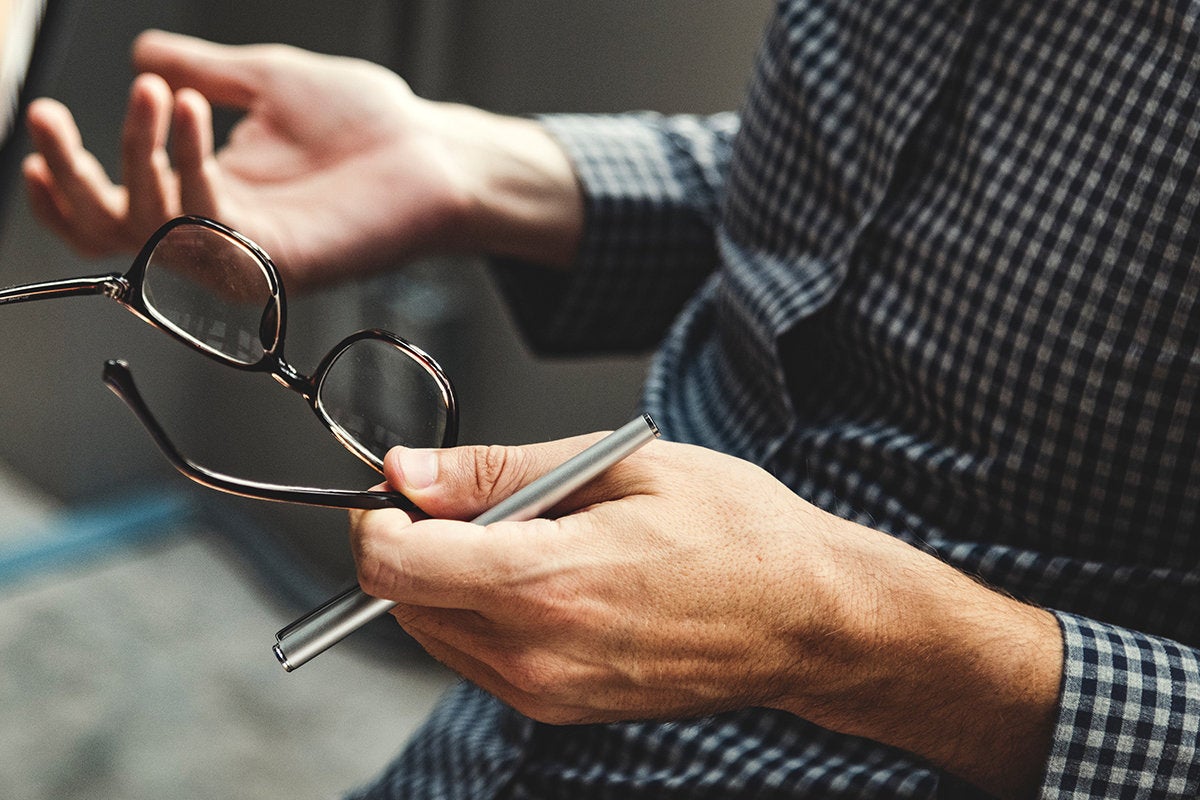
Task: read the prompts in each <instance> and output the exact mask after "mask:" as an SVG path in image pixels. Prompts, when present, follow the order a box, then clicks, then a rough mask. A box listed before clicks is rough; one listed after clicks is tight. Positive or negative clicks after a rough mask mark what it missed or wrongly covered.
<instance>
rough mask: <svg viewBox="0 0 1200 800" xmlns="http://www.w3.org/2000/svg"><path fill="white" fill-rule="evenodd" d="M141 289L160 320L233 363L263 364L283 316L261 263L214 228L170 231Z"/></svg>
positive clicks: (152, 258) (154, 254) (158, 247)
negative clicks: (278, 316) (275, 330)
mask: <svg viewBox="0 0 1200 800" xmlns="http://www.w3.org/2000/svg"><path fill="white" fill-rule="evenodd" d="M142 294H143V299H144V302H145V304H146V308H147V310H148V311H149V312H150V313H151V314H153V315H154V316H155V317H156V318H157V319H158V321H159V322H161V323H162V324H164V325H166V326H168V327H169V328H171V329H173V330H174V331H175V332H176V333H179V334H181V335H182V336H183V337H184V338H186V339H189V340H191V341H193V342H194V343H195V344H197V345H198V346H199V347H201V349H204V350H208V351H210V352H212V353H214V354H216V355H218V356H222V357H224V358H226V359H228V360H230V361H233V362H234V363H238V364H246V365H251V364H257V363H259V362H260V361H261V360H262V358H263V355H264V352H265V349H266V348H267V347H269V346H271V345H272V344H273V342H274V335H275V333H274V328H275V325H277V323H278V318H277V312H276V306H275V299H274V293H273V292H272V287H271V283H270V279H269V278H268V276H267V274H266V272H264V269H263V266H262V264H261V263H260V261H259V259H258V258H257V257H256V256H255V255H254V253H252V252H251V251H250V250H249V249H248V248H246V247H245V246H244V245H243V244H242V243H241V242H239V241H237V240H236V239H234V238H232V237H229V236H226V235H225V234H223V233H221V232H220V231H217V230H213V229H212V228H208V227H205V226H202V225H177V226H175V227H174V228H172V229H171V230H169V231H168V232H167V233H166V235H165V236H163V238H162V239H161V240H160V241H159V242H158V244H157V245H156V246H155V248H154V250H153V252H151V254H150V257H149V259H148V260H147V262H146V271H145V275H144V277H143V284H142ZM264 339H265V340H266V342H265V344H264Z"/></svg>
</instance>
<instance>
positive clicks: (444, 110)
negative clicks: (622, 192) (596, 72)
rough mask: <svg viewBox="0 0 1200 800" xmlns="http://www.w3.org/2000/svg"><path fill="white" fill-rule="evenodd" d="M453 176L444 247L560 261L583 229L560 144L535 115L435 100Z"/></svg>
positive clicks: (577, 192) (574, 182)
mask: <svg viewBox="0 0 1200 800" xmlns="http://www.w3.org/2000/svg"><path fill="white" fill-rule="evenodd" d="M439 110H440V119H441V125H442V128H441V131H442V135H443V137H444V141H446V142H447V143H448V147H449V148H450V151H451V154H452V159H453V164H454V175H455V176H456V177H455V179H454V180H453V181H452V185H453V190H452V191H451V192H450V197H451V198H452V199H451V202H450V204H449V205H450V207H451V211H450V213H449V214H447V215H446V219H447V220H448V224H447V226H446V227H447V229H446V235H447V237H448V241H447V246H448V248H449V249H454V250H464V249H465V250H469V251H471V252H476V253H486V254H488V255H493V256H502V257H508V258H517V259H522V260H526V261H531V262H534V263H540V264H544V265H547V266H555V267H567V266H569V265H570V264H571V263H572V262H573V261H574V258H575V254H576V251H577V250H578V247H579V241H580V239H581V238H582V234H583V216H584V211H583V194H582V191H581V188H580V186H579V181H578V178H577V177H576V175H575V172H574V169H573V167H572V166H571V162H570V160H569V159H568V157H567V155H566V153H565V152H564V151H563V149H562V147H561V146H560V145H559V144H558V143H557V142H556V141H555V140H554V139H553V137H551V136H550V134H548V133H547V132H546V131H545V129H543V127H542V126H541V125H540V124H538V123H537V122H536V121H534V120H530V119H524V118H520V117H510V116H503V115H499V114H493V113H490V112H487V111H483V110H481V109H478V108H473V107H469V106H463V105H455V104H439Z"/></svg>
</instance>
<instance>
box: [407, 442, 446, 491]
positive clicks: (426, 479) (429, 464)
mask: <svg viewBox="0 0 1200 800" xmlns="http://www.w3.org/2000/svg"><path fill="white" fill-rule="evenodd" d="M400 472H401V474H403V475H404V482H405V484H407V485H408V486H409V487H410V488H413V489H427V488H429V487H430V486H432V485H433V482H434V481H436V480H437V472H438V465H437V453H435V452H434V451H432V450H408V449H406V450H402V451H401V452H400Z"/></svg>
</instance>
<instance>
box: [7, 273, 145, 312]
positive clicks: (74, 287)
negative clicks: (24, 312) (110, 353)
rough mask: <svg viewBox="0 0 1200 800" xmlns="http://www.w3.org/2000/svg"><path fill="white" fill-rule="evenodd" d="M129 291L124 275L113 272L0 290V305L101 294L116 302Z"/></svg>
mask: <svg viewBox="0 0 1200 800" xmlns="http://www.w3.org/2000/svg"><path fill="white" fill-rule="evenodd" d="M128 291H129V281H128V280H126V278H125V276H124V275H121V274H120V273H117V272H113V273H109V274H108V275H94V276H92V277H89V278H65V279H63V280H56V281H42V282H40V283H27V284H24V285H22V286H9V287H8V288H5V289H0V305H6V304H8V303H21V302H24V301H26V300H45V299H47V298H51V297H78V296H83V295H90V294H103V295H107V296H108V297H114V298H116V299H118V300H120V299H122V298H124V297H125V295H126V293H128Z"/></svg>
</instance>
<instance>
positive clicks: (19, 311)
mask: <svg viewBox="0 0 1200 800" xmlns="http://www.w3.org/2000/svg"><path fill="white" fill-rule="evenodd" d="M768 5H769V4H768V3H767V2H766V1H765V0H756V1H755V2H750V3H739V4H731V3H718V2H698V1H697V0H669V1H668V0H659V2H656V3H642V2H633V1H632V0H626V1H623V2H608V3H573V2H552V1H551V0H540V1H534V0H525V1H523V2H517V1H516V0H511V1H510V2H491V3H486V2H468V1H467V0H459V1H456V0H446V1H445V2H435V0H429V1H428V2H424V3H416V2H412V3H397V2H385V1H384V0H370V1H368V0H361V1H357V2H354V3H329V2H327V1H326V2H314V1H313V0H305V1H304V2H295V1H293V2H286V3H285V2H281V1H279V0H238V1H237V2H235V1H234V0H222V1H221V2H207V3H202V4H201V3H195V2H190V3H188V2H182V1H181V0H123V2H121V3H120V4H116V3H97V2H91V3H79V4H78V17H77V19H76V21H75V25H74V28H73V33H72V37H71V41H70V46H69V48H68V49H69V57H68V58H67V59H66V60H65V61H64V63H63V64H62V65H61V69H60V71H59V72H58V74H57V77H56V78H55V79H54V81H53V84H52V85H51V86H50V87H49V92H48V93H49V94H51V95H53V96H55V97H57V98H59V99H61V100H63V101H64V102H66V103H67V104H68V105H69V106H70V107H71V108H72V109H73V110H74V111H75V113H76V116H77V119H78V122H79V124H80V126H81V129H82V131H83V135H84V138H85V141H86V142H87V144H88V145H89V146H90V147H91V148H92V149H93V151H94V152H96V153H97V154H98V155H99V156H100V157H101V159H102V160H103V161H104V162H105V164H106V165H107V166H108V167H109V169H110V172H111V173H112V174H116V169H117V168H116V165H117V163H118V161H117V132H118V131H119V125H120V120H121V117H122V113H123V105H124V98H125V92H126V89H127V86H128V82H129V79H130V78H131V77H132V76H131V73H130V71H129V67H128V60H127V53H128V47H129V43H130V42H131V41H132V39H133V37H134V36H135V35H136V34H137V33H138V32H139V31H141V30H142V29H144V28H146V27H163V28H168V29H171V30H177V31H183V32H189V33H195V34H198V35H202V36H207V37H211V38H215V39H217V40H220V41H227V42H252V41H285V42H289V43H292V44H296V45H299V46H303V47H307V48H310V49H314V50H319V51H322V52H329V53H339V54H345V55H354V56H360V57H364V58H369V59H372V60H376V61H380V62H381V63H385V64H387V65H389V66H392V67H393V68H395V69H397V70H398V71H400V72H401V74H403V75H405V76H406V77H407V78H408V79H409V80H410V81H411V82H412V83H413V85H414V87H415V88H416V89H417V90H418V91H419V92H420V93H422V94H424V95H426V96H431V97H438V98H446V99H455V100H462V101H466V102H472V103H476V104H480V105H483V106H485V107H488V108H491V109H494V110H497V111H503V112H514V113H531V112H538V111H550V110H570V111H617V110H628V109H633V108H648V109H656V110H661V111H666V112H672V111H696V112H707V111H715V110H720V109H725V108H732V107H734V106H735V105H736V103H737V102H738V98H739V97H740V94H741V90H742V88H743V86H744V83H745V80H746V78H747V75H748V71H749V67H750V64H751V60H752V56H753V51H754V48H755V45H756V43H757V40H758V38H759V36H760V33H761V26H762V23H763V20H764V19H765V16H766V11H767V6H768ZM351 9H352V13H351V12H350V11H349V10H351ZM227 122H228V120H226V123H227ZM127 266H128V259H125V258H117V259H108V260H102V261H86V260H83V259H80V258H78V257H76V256H75V255H73V254H72V253H71V252H70V251H68V250H67V249H66V248H65V247H64V246H63V245H61V244H60V243H59V242H57V241H56V240H55V239H54V237H53V236H51V235H50V234H48V233H46V232H45V231H43V230H42V229H40V228H39V227H37V226H36V225H35V224H34V223H33V222H32V221H31V220H30V218H29V215H28V211H27V209H26V206H25V204H24V201H23V198H18V199H17V200H16V201H14V202H11V203H10V204H9V206H8V214H7V217H6V219H4V221H3V227H2V229H0V282H3V283H5V284H8V283H17V282H21V281H30V280H37V279H45V278H52V277H67V276H73V275H82V274H91V273H95V272H102V271H108V270H115V271H124V270H125V269H126V268H127ZM414 296H416V297H422V298H429V297H433V298H435V300H436V302H433V303H430V302H428V300H423V301H421V302H419V303H414V302H413V301H412V298H413V297H414ZM289 300H290V302H289V317H290V319H289V332H288V345H287V352H288V356H289V359H290V360H292V361H293V363H295V364H296V365H297V366H299V367H300V368H301V369H305V368H311V367H312V366H313V365H315V363H316V361H317V359H318V358H319V357H320V355H321V354H323V353H324V352H325V350H326V349H328V348H329V347H330V346H331V345H332V344H333V343H334V342H336V341H337V340H338V339H340V338H341V337H342V336H344V335H345V334H347V333H349V332H350V331H352V330H355V329H357V328H359V327H366V326H377V327H384V328H389V329H392V330H395V331H396V332H398V333H400V334H401V335H403V336H405V337H406V338H409V339H411V340H412V341H414V342H416V343H418V344H420V345H421V346H423V347H425V349H427V350H429V351H431V352H432V353H434V355H435V356H436V357H437V358H438V359H439V360H440V361H441V362H442V363H443V365H444V366H445V367H446V369H447V372H448V373H449V374H450V375H451V377H452V379H453V380H454V381H455V383H456V385H457V388H458V390H459V393H460V395H461V399H462V405H463V409H462V412H463V426H462V435H461V437H460V438H461V440H462V441H464V442H523V441H531V440H536V439H543V438H551V437H555V436H561V435H568V434H572V433H579V432H584V431H588V430H595V429H600V428H610V427H613V426H615V425H618V424H620V423H621V422H623V421H625V419H626V418H627V417H628V416H629V415H630V414H632V413H633V412H634V411H635V409H636V398H637V391H638V387H639V384H640V382H641V379H642V375H643V373H644V369H645V363H646V360H645V357H644V355H634V356H630V357H621V358H603V359H586V360H575V361H544V360H539V359H537V358H535V357H533V356H532V355H531V354H530V353H528V352H527V350H526V349H525V347H524V345H523V343H522V342H521V341H520V340H519V338H518V337H517V335H516V334H515V332H514V330H513V328H512V325H511V323H510V321H509V319H508V317H507V316H506V313H505V311H504V309H503V307H502V306H501V304H500V303H499V301H498V299H497V297H496V295H495V291H494V288H493V287H492V285H491V283H490V280H489V278H488V276H487V273H486V270H485V269H484V268H483V266H482V265H480V264H478V263H473V262H456V263H453V264H441V263H438V264H419V265H411V266H408V267H405V268H404V269H402V270H399V271H398V272H397V273H396V275H395V276H393V277H389V278H385V279H381V280H375V281H372V282H371V283H369V284H365V285H361V286H347V287H341V288H338V289H336V290H330V291H325V292H320V293H317V294H313V295H309V296H306V297H303V298H300V297H292V298H290V299H289ZM431 308H434V309H441V312H440V313H434V314H431V313H430V309H431ZM0 341H3V342H4V343H5V356H6V361H5V369H4V380H3V385H2V387H0V460H3V461H5V462H7V463H9V464H10V465H12V466H13V467H15V468H16V469H17V470H19V471H20V472H22V473H24V474H25V475H27V476H28V477H29V478H31V479H32V480H33V481H35V482H36V483H37V484H39V485H41V486H43V487H45V488H47V489H48V490H50V491H52V492H53V493H55V494H57V495H59V496H61V497H62V498H64V499H66V500H67V501H69V502H73V503H74V502H78V503H84V502H91V501H94V500H97V499H99V498H104V497H106V496H110V495H118V496H119V495H120V493H122V492H124V491H127V490H131V489H134V488H139V487H145V486H147V485H151V486H156V485H161V486H164V487H169V488H174V489H182V488H184V487H183V483H186V482H185V481H184V479H182V478H180V477H178V476H176V475H175V474H174V473H173V472H172V471H171V470H170V468H169V467H168V466H167V465H166V463H165V462H164V461H163V460H162V458H161V456H160V455H159V454H158V453H157V451H156V450H155V449H154V447H153V446H152V444H151V442H150V441H149V439H148V437H147V436H146V435H145V433H144V432H143V431H142V430H141V428H140V427H139V426H138V425H137V423H136V422H135V421H134V420H133V418H132V417H131V415H129V414H128V412H127V411H126V410H125V409H124V408H123V407H122V406H121V404H120V402H119V401H118V400H117V399H116V398H114V397H113V396H112V395H110V394H109V393H108V391H107V390H106V389H105V388H104V387H103V385H102V384H101V382H100V367H101V364H102V362H103V361H104V359H106V358H111V357H122V358H126V359H127V360H129V362H130V363H131V365H132V366H133V369H134V371H135V374H136V375H137V376H138V378H139V383H140V384H141V386H142V388H143V391H144V394H145V395H146V396H147V400H148V401H149V402H150V404H151V406H152V408H153V409H154V410H155V411H156V412H158V413H160V414H161V418H162V421H163V422H164V425H165V426H166V427H167V429H168V430H169V431H170V432H171V433H172V435H173V436H175V437H176V438H177V440H178V443H179V444H180V446H181V449H183V450H184V452H185V453H188V454H189V455H191V456H193V457H194V458H196V459H197V460H199V461H201V462H202V463H205V464H207V465H209V466H211V467H213V468H216V469H220V470H222V471H226V472H230V473H232V474H237V475H243V476H246V477H251V478H258V479H261V480H270V481H278V482H295V483H309V484H315V485H330V486H346V487H353V486H364V485H368V484H370V483H372V482H373V481H374V479H375V476H374V474H373V473H371V472H370V471H369V470H366V469H365V468H363V467H361V466H360V465H358V464H357V462H356V460H355V459H354V458H353V457H351V456H349V455H348V454H346V453H345V452H344V451H343V450H342V449H341V448H340V446H339V445H337V444H336V443H334V442H333V440H332V437H330V436H329V435H328V434H327V433H326V432H325V430H324V429H323V428H322V427H321V426H320V424H319V423H318V422H317V421H316V420H315V419H314V418H313V417H312V415H311V414H310V413H309V412H308V410H307V409H306V408H305V407H304V404H303V403H302V402H301V401H300V400H298V399H296V398H294V397H292V396H290V393H288V392H285V391H283V390H281V389H280V388H279V387H277V386H275V385H274V384H273V383H272V382H271V381H268V380H266V379H264V378H262V376H254V375H244V374H241V373H237V372H235V371H233V370H229V369H225V368H221V367H218V366H216V365H214V364H212V363H210V362H209V361H208V360H207V359H205V358H204V357H202V356H199V355H197V354H193V353H191V352H189V351H188V350H187V349H186V348H184V347H181V346H180V345H178V344H177V343H175V342H173V341H171V340H170V339H168V337H166V336H163V335H162V334H160V333H158V332H156V331H154V330H152V329H151V328H149V327H148V326H146V325H145V324H144V323H142V322H140V321H139V320H137V319H135V318H134V317H133V316H132V315H130V314H128V313H127V312H125V311H124V310H122V309H121V308H120V307H118V306H117V305H116V304H115V303H111V302H107V301H105V300H103V299H100V298H82V299H76V300H65V301H57V302H46V303H31V304H25V305H22V306H13V307H7V308H4V309H3V310H2V313H0ZM209 499H210V500H211V502H212V503H214V504H216V505H217V506H218V507H224V508H228V509H229V510H231V511H235V512H238V513H241V514H249V515H252V516H253V517H254V518H255V519H257V520H258V521H260V522H261V523H263V524H264V525H265V526H266V527H268V528H269V529H270V530H272V531H274V532H277V533H279V534H280V535H281V537H282V539H283V540H285V541H289V542H291V543H294V544H295V545H296V546H297V548H298V551H299V552H300V553H301V554H302V555H303V556H304V557H305V558H306V559H307V561H308V562H309V563H311V564H313V565H316V566H317V567H318V568H319V570H318V571H319V573H320V574H321V575H323V576H332V577H333V579H335V580H341V579H342V577H343V576H344V575H348V574H350V573H349V569H350V562H349V558H348V555H347V554H346V551H345V544H344V531H345V520H344V514H342V512H337V511H326V510H321V509H307V508H291V507H285V506H278V505H274V504H264V503H257V502H252V501H246V500H239V499H235V498H225V497H223V496H218V495H215V494H214V495H213V496H212V497H211V498H209ZM0 524H2V523H0Z"/></svg>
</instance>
